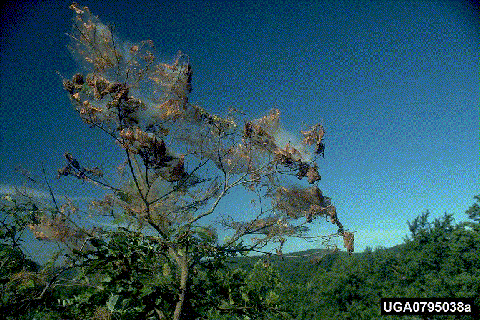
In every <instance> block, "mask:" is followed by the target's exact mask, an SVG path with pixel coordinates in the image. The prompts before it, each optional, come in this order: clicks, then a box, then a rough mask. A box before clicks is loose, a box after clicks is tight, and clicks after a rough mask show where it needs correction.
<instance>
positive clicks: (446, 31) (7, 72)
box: [0, 1, 480, 251]
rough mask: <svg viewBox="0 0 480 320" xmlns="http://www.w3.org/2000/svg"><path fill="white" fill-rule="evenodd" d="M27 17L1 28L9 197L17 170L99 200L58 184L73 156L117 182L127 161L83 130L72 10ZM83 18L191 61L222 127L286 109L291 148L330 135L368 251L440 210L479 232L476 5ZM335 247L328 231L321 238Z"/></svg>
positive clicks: (219, 6) (210, 9)
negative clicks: (475, 211) (65, 80)
mask: <svg viewBox="0 0 480 320" xmlns="http://www.w3.org/2000/svg"><path fill="white" fill-rule="evenodd" d="M21 3H22V4H19V5H14V2H11V3H10V4H9V5H8V6H7V7H4V9H5V11H4V12H2V20H3V21H2V22H4V23H2V27H1V28H2V29H1V43H0V50H1V51H0V53H1V55H0V59H1V60H0V68H1V70H0V83H1V87H0V103H1V109H0V110H1V111H0V192H6V191H8V190H11V188H12V187H13V186H15V185H18V184H19V177H18V175H17V174H16V172H15V171H14V170H13V168H14V167H15V166H16V165H22V166H24V167H25V168H27V169H29V170H30V171H31V172H32V173H33V174H34V175H37V176H39V177H41V168H42V165H43V166H44V167H45V169H46V171H47V173H49V178H51V179H52V183H53V184H54V186H55V187H56V188H57V189H56V190H58V192H59V193H62V192H63V193H65V194H69V195H72V196H77V197H88V196H90V195H91V192H92V191H91V189H90V188H88V187H87V186H80V187H79V186H78V184H72V183H70V184H69V182H71V181H67V180H61V181H56V180H55V178H54V176H55V172H56V169H57V168H59V167H61V166H62V165H63V159H62V155H63V153H64V152H66V151H69V152H71V153H72V154H74V155H78V157H79V158H84V159H91V163H96V164H100V165H101V166H103V167H108V166H109V165H110V166H111V165H112V164H117V162H118V161H120V158H119V157H117V158H114V159H112V158H108V157H105V156H104V155H105V154H110V153H111V152H113V153H116V152H118V149H117V148H116V147H115V146H113V144H112V143H111V141H108V140H105V139H104V138H105V136H103V135H102V134H101V133H100V132H96V131H93V130H91V129H89V128H88V127H87V126H85V125H84V124H83V123H82V122H81V120H80V119H79V117H78V116H77V114H76V113H75V111H74V110H73V108H72V107H71V106H70V104H69V100H68V97H67V95H66V93H65V92H64V91H63V89H62V86H61V77H60V76H59V75H58V74H57V71H58V72H59V73H60V74H61V75H63V76H66V77H69V76H71V75H72V74H73V73H74V72H75V71H76V70H77V67H76V65H75V63H74V61H73V60H72V59H71V56H70V54H69V52H68V50H67V48H66V45H67V44H68V41H69V39H68V37H67V36H66V35H65V34H66V33H68V32H70V31H71V19H72V17H73V14H72V12H71V11H70V10H69V9H68V5H69V2H65V1H36V2H35V1H30V2H28V1H23V2H21ZM80 4H81V5H86V6H88V7H89V8H90V10H91V11H92V13H93V14H95V15H98V16H99V18H100V19H101V20H102V21H103V22H104V23H114V25H115V31H116V33H117V34H118V35H119V36H120V38H121V39H122V40H129V41H132V42H138V41H141V40H144V39H151V40H153V41H154V42H155V44H156V48H157V52H158V53H159V58H160V59H162V60H165V61H166V62H171V61H172V60H173V57H174V56H175V54H176V52H177V51H178V50H181V51H182V52H184V53H186V54H188V55H189V57H190V62H191V63H192V66H193V71H194V76H193V88H194V90H193V92H192V95H191V98H190V101H191V102H193V103H196V104H199V105H200V106H202V107H204V108H205V109H207V110H209V111H211V112H213V113H219V114H223V113H224V110H225V109H226V108H227V107H235V108H237V109H241V110H244V111H245V112H247V113H248V114H250V115H252V117H255V116H259V115H261V114H263V113H264V112H265V111H266V110H268V109H270V108H272V107H277V108H279V109H280V110H281V112H282V118H283V124H284V126H285V127H286V128H287V130H289V131H291V132H298V131H299V130H300V129H305V128H308V127H309V126H310V125H313V124H315V123H317V122H321V123H322V124H323V125H324V127H325V128H326V131H327V134H326V137H325V142H326V151H325V159H320V160H319V162H318V164H319V171H320V174H321V175H322V181H321V182H320V184H319V186H320V188H321V189H322V190H323V192H324V194H327V195H329V196H331V197H332V198H333V201H334V203H335V205H336V206H337V209H338V214H339V216H340V217H341V221H342V223H343V224H344V225H345V226H346V227H348V228H349V229H351V230H355V231H356V240H355V241H356V250H357V251H362V250H363V249H364V248H365V246H367V245H369V246H372V247H375V246H386V247H389V246H392V245H395V244H399V243H401V242H402V240H403V238H404V236H405V235H406V234H407V233H408V228H407V225H406V221H407V220H410V221H411V220H412V219H414V218H415V217H416V216H417V215H418V214H420V213H422V212H424V211H425V210H427V209H428V210H430V212H431V213H432V216H433V217H438V216H441V215H443V213H445V212H448V213H452V214H454V216H455V218H456V220H457V221H462V220H465V218H466V215H465V214H464V211H465V210H466V209H467V208H468V207H469V206H470V205H471V204H472V203H473V196H474V195H476V194H480V190H479V178H480V170H479V158H480V157H479V155H480V153H479V97H480V95H479V93H480V92H479V91H480V90H479V70H480V69H479V65H480V60H479V53H480V52H479V51H480V49H479V48H480V46H479V41H480V40H479V39H480V27H479V23H480V21H479V18H478V11H477V12H476V11H475V10H473V8H472V6H471V5H469V3H468V2H462V1H325V2H322V3H319V1H271V2H268V1H259V2H256V3H254V2H249V1H188V2H184V1H175V2H170V1H163V2H161V3H159V2H156V1H148V2H145V3H140V2H139V3H137V4H133V3H132V2H127V1H123V2H122V1H109V2H108V5H107V3H106V2H104V1H88V2H81V3H80ZM62 183H63V184H62ZM65 183H66V184H65ZM236 198H240V199H241V197H236ZM228 208H229V206H228V205H227V204H226V203H225V204H224V206H223V207H222V210H228ZM331 232H335V230H334V229H333V228H332V225H329V224H328V223H325V222H322V221H319V222H317V224H316V226H315V227H314V234H318V235H320V234H325V233H331ZM339 244H340V243H339ZM318 246H319V243H308V244H304V243H300V242H295V241H293V242H291V243H290V245H289V246H286V249H287V251H290V250H301V249H308V248H312V247H318Z"/></svg>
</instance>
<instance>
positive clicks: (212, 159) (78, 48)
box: [0, 4, 480, 320]
mask: <svg viewBox="0 0 480 320" xmlns="http://www.w3.org/2000/svg"><path fill="white" fill-rule="evenodd" d="M71 8H72V10H73V11H74V12H75V18H74V28H73V32H72V34H71V38H72V43H71V46H70V48H71V50H72V53H73V55H74V57H76V58H77V59H78V60H79V62H80V63H81V64H82V65H83V66H84V67H85V69H86V70H88V73H87V74H83V73H80V72H79V73H77V74H75V75H74V76H73V77H71V78H69V79H64V81H63V86H64V88H65V90H66V91H67V93H68V96H69V98H70V100H71V102H72V104H73V106H74V107H75V110H76V111H77V112H78V114H79V116H80V117H81V119H82V120H83V121H84V122H85V123H86V124H88V125H89V126H90V127H91V128H94V129H97V130H99V131H101V132H103V133H104V134H106V137H107V138H109V139H111V140H112V141H113V142H114V143H116V144H117V145H118V146H119V147H120V148H121V151H122V153H123V154H124V156H125V161H124V163H123V164H121V165H120V166H119V167H118V177H106V176H104V172H102V171H101V170H100V169H99V168H98V167H95V166H89V167H87V166H85V165H83V164H82V163H81V161H79V160H78V159H77V158H76V157H75V156H73V155H72V154H70V153H68V152H67V153H65V160H66V164H65V165H64V167H63V168H61V169H59V170H58V178H62V179H63V178H65V177H73V178H76V179H78V180H80V181H81V182H90V183H92V184H93V185H95V186H98V187H101V188H104V189H105V196H104V198H103V199H101V200H98V201H93V202H92V203H91V205H90V207H89V209H88V210H87V212H82V210H80V209H79V208H78V206H76V205H75V204H74V203H73V202H72V201H68V200H67V201H65V203H60V202H59V201H58V199H57V197H56V196H55V193H54V192H53V190H52V188H51V187H50V185H49V183H48V181H47V179H46V177H45V183H46V187H47V188H48V191H49V194H50V195H51V202H49V203H40V202H39V201H38V199H35V198H32V197H31V196H29V195H28V194H27V193H21V192H19V193H18V194H16V195H7V196H5V197H4V198H3V199H2V200H1V203H0V205H1V207H0V214H1V232H0V244H1V251H0V263H1V268H0V285H1V286H2V290H1V291H0V292H1V293H0V295H1V300H0V312H1V313H2V315H3V316H4V317H5V318H7V319H39V318H43V319H185V320H188V319H192V320H193V319H243V320H246V319H375V318H380V315H379V311H378V307H379V299H380V298H381V297H472V298H474V299H476V300H475V301H476V303H477V304H478V303H480V301H479V299H480V298H479V296H480V295H479V293H480V288H479V283H480V278H479V277H480V273H479V270H480V268H479V267H480V265H479V264H480V262H479V261H480V259H479V258H480V257H479V254H480V253H479V252H480V238H479V230H480V227H479V220H480V210H479V206H478V204H475V205H474V206H472V207H471V208H470V209H469V210H468V211H467V214H468V216H469V218H470V221H469V222H464V223H460V224H454V221H453V219H452V216H451V215H445V216H444V217H443V218H441V219H436V220H434V221H432V222H431V221H429V219H428V218H429V215H428V213H425V214H422V215H420V216H419V217H418V218H416V219H415V220H414V221H413V222H411V223H409V228H410V231H411V234H410V236H409V237H408V238H407V239H406V240H405V243H404V244H403V245H402V246H400V247H397V248H391V249H380V248H378V249H376V250H368V251H367V252H365V253H362V254H353V241H354V239H353V232H349V231H348V230H346V229H345V228H344V227H343V225H342V223H341V222H340V220H339V217H338V216H337V211H336V208H335V206H334V205H333V204H332V202H331V199H330V198H329V197H327V196H324V195H323V194H322V192H321V190H320V189H319V187H318V183H319V181H320V179H321V177H320V174H319V172H318V167H317V164H316V161H317V160H318V158H319V156H320V155H323V151H324V148H325V146H324V143H323V136H324V134H325V131H324V128H323V127H322V126H320V125H318V124H317V125H314V126H312V127H311V129H310V130H306V131H302V132H301V135H302V136H303V140H302V142H301V143H298V144H294V143H292V142H291V141H290V142H289V141H288V139H285V137H286V136H287V137H290V135H289V134H288V133H286V131H285V130H284V129H282V128H281V125H280V113H279V111H278V110H275V109H274V110H271V111H269V112H268V113H267V115H265V116H263V117H261V118H259V119H254V120H248V119H242V113H239V112H237V111H235V110H229V111H228V112H227V113H226V114H225V115H224V116H222V117H221V116H218V115H213V114H210V113H209V112H207V111H206V110H204V109H203V108H201V107H199V106H196V105H193V104H191V103H190V102H189V99H188V94H189V92H190V91H191V78H192V70H191V66H190V64H189V62H188V57H186V56H185V55H183V54H179V55H178V56H177V57H176V59H175V61H174V62H173V63H172V64H166V63H160V62H157V61H156V58H155V55H154V46H153V43H152V42H151V41H143V42H140V43H138V44H129V45H127V44H126V43H124V44H122V43H121V42H120V41H119V40H118V39H117V38H116V37H115V36H114V35H113V34H112V30H111V28H108V27H107V26H105V25H104V24H102V23H101V22H100V21H99V20H98V18H96V17H94V16H93V15H91V14H90V12H89V10H88V8H86V7H79V6H78V5H75V4H74V5H72V6H71ZM309 147H310V148H313V151H312V152H309V151H308V148H309ZM82 162H83V161H82ZM299 183H304V185H300V184H299ZM238 189H241V190H247V191H248V192H250V195H251V198H252V199H253V200H255V201H252V203H254V204H253V205H252V208H253V210H252V211H255V214H254V216H252V217H245V218H243V219H241V218H240V217H238V216H235V215H231V216H229V215H228V214H229V213H228V212H227V213H225V212H219V210H218V207H219V203H220V201H221V200H222V199H224V198H225V196H226V195H227V194H228V193H229V192H232V191H233V190H238ZM476 199H477V201H480V197H477V198H476ZM87 215H88V216H90V217H91V219H92V220H93V221H94V222H95V224H94V225H93V226H92V225H89V224H86V223H84V222H83V221H85V219H81V217H82V216H87ZM212 217H215V220H214V219H212ZM318 217H324V218H327V219H328V220H329V221H330V223H331V224H333V225H334V228H335V229H336V232H335V233H334V234H333V235H334V236H340V237H343V239H344V245H345V248H346V249H347V253H348V254H347V253H343V252H338V250H324V251H319V252H315V253H313V252H310V253H307V254H308V255H309V256H310V257H311V259H310V260H308V259H307V260H306V259H305V258H304V254H303V253H297V254H292V255H283V253H282V248H283V245H284V243H285V242H286V241H288V239H289V238H291V237H299V238H306V237H307V235H308V231H309V229H308V227H309V226H310V225H311V223H313V222H314V221H315V220H316V219H317V218H318ZM212 221H217V222H216V223H213V222H212ZM27 230H29V231H30V232H32V234H33V235H34V237H35V238H37V239H38V240H41V241H50V242H55V243H58V244H59V245H61V246H60V248H61V249H60V250H59V251H58V252H57V253H56V254H54V255H53V257H52V259H51V260H50V261H49V262H48V263H46V264H45V265H42V266H39V265H37V264H36V263H34V262H33V261H31V260H29V259H28V258H27V256H26V255H25V253H24V251H23V250H24V247H23V245H22V240H23V234H24V232H25V231H27ZM220 232H222V233H226V234H228V236H227V237H225V239H223V240H222V239H220V237H219V233H220ZM327 240H328V237H327ZM272 248H273V249H272ZM273 252H275V253H274V254H273ZM253 253H255V254H257V255H258V254H260V257H258V256H257V257H251V256H248V254H253Z"/></svg>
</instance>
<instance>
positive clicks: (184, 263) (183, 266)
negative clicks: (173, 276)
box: [170, 248, 188, 320]
mask: <svg viewBox="0 0 480 320" xmlns="http://www.w3.org/2000/svg"><path fill="white" fill-rule="evenodd" d="M172 251H173V256H174V257H175V260H176V261H177V264H178V266H179V268H180V293H179V294H178V301H177V304H176V306H175V312H174V314H173V320H180V319H181V316H182V310H183V304H184V302H185V294H186V292H187V280H188V259H187V249H186V248H185V252H183V255H181V254H180V253H179V252H175V250H174V249H172V248H170V252H171V253H172Z"/></svg>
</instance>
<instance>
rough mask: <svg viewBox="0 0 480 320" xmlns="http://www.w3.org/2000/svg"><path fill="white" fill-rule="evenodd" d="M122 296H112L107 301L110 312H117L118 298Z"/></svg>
mask: <svg viewBox="0 0 480 320" xmlns="http://www.w3.org/2000/svg"><path fill="white" fill-rule="evenodd" d="M119 297H120V296H119V295H118V294H112V295H111V296H110V298H109V299H108V301H107V308H108V310H110V312H113V311H115V305H116V304H117V301H118V298H119Z"/></svg>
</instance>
